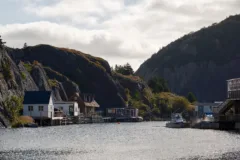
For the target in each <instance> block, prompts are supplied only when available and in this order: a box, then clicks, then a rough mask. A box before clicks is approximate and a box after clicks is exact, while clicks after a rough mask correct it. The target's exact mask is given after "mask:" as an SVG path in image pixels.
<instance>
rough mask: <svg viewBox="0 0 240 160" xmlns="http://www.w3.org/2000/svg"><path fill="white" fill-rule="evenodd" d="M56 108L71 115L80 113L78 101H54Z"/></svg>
mask: <svg viewBox="0 0 240 160" xmlns="http://www.w3.org/2000/svg"><path fill="white" fill-rule="evenodd" d="M54 108H55V109H58V110H60V111H63V113H64V114H66V115H69V116H79V114H80V109H79V108H78V103H77V102H54Z"/></svg>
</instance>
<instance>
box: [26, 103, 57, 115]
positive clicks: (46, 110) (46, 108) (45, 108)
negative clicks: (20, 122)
mask: <svg viewBox="0 0 240 160" xmlns="http://www.w3.org/2000/svg"><path fill="white" fill-rule="evenodd" d="M28 106H33V111H29V110H28ZM39 106H43V111H39ZM51 113H52V110H50V108H49V105H48V104H24V105H23V115H24V116H31V117H33V118H40V117H43V118H51ZM52 114H53V113H52Z"/></svg>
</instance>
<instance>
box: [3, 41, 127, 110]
mask: <svg viewBox="0 0 240 160" xmlns="http://www.w3.org/2000/svg"><path fill="white" fill-rule="evenodd" d="M8 53H9V55H10V56H11V57H12V59H14V61H16V62H17V61H23V62H31V63H33V61H38V62H39V63H41V64H42V65H43V66H45V71H46V72H47V75H48V76H49V77H50V79H56V80H57V81H59V82H61V83H62V85H63V87H64V89H65V91H66V94H67V98H70V96H72V95H73V93H74V92H76V91H79V88H80V89H81V92H82V93H92V94H95V97H96V101H97V102H98V103H99V104H100V106H101V109H104V108H107V107H124V106H125V101H126V95H125V93H124V91H123V90H122V89H121V86H119V85H118V84H117V83H116V82H115V81H114V79H113V77H112V73H111V69H110V66H109V64H108V62H107V61H105V60H103V59H101V58H98V57H93V56H91V55H88V54H84V53H82V52H79V51H76V50H71V49H64V48H56V47H53V46H49V45H38V46H34V47H27V48H25V49H22V50H21V49H16V50H13V49H12V50H10V51H9V52H8ZM49 68H50V69H49ZM38 73H41V71H38ZM31 75H32V77H33V79H34V80H36V79H38V78H37V77H39V76H38V75H37V74H34V75H33V74H31ZM34 77H36V78H34ZM40 82H41V83H40ZM39 83H40V84H39ZM39 83H36V84H37V86H38V87H39V89H41V87H42V86H44V87H43V88H44V89H46V86H45V85H44V84H45V83H43V82H42V81H39Z"/></svg>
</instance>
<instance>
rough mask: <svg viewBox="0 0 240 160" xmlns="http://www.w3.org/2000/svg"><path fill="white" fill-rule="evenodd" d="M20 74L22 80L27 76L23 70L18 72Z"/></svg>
mask: <svg viewBox="0 0 240 160" xmlns="http://www.w3.org/2000/svg"><path fill="white" fill-rule="evenodd" d="M20 75H21V77H22V79H23V80H25V79H26V78H27V76H26V74H25V73H24V72H20Z"/></svg>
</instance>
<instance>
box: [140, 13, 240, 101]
mask: <svg viewBox="0 0 240 160" xmlns="http://www.w3.org/2000/svg"><path fill="white" fill-rule="evenodd" d="M239 42H240V15H235V16H230V17H229V18H227V19H225V20H223V21H222V22H220V23H215V24H212V25H211V26H209V27H207V28H202V29H201V30H199V31H197V32H193V33H190V34H188V35H185V36H183V37H182V38H180V39H178V40H176V41H174V42H172V43H170V44H169V45H167V46H166V47H163V48H162V49H161V50H159V51H158V52H157V53H156V54H153V55H152V57H151V58H149V59H148V60H147V61H145V62H144V63H143V64H142V65H141V66H140V68H139V69H138V70H137V72H136V74H137V75H139V76H141V77H143V78H144V79H145V80H149V79H150V78H152V77H162V78H164V79H165V80H167V81H168V84H169V86H170V89H171V91H173V92H175V93H177V94H180V95H187V93H188V92H189V91H192V92H193V93H194V94H195V95H196V96H197V98H198V100H199V101H215V100H224V99H225V98H226V80H227V79H230V78H236V77H240V70H239V67H240V45H239Z"/></svg>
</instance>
